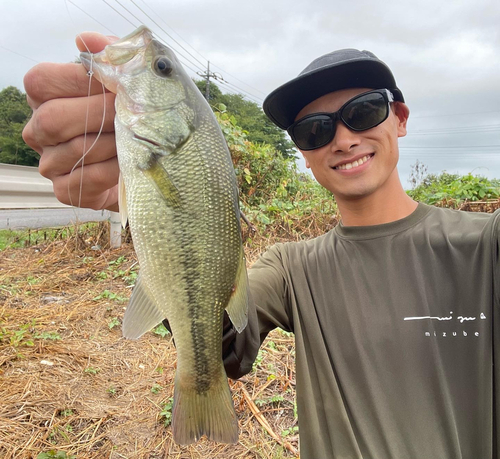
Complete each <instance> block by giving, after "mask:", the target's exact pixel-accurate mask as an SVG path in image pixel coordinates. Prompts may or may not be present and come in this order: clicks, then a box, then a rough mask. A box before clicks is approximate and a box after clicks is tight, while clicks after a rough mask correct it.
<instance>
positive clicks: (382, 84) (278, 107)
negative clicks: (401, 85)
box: [263, 58, 404, 129]
mask: <svg viewBox="0 0 500 459" xmlns="http://www.w3.org/2000/svg"><path fill="white" fill-rule="evenodd" d="M348 88H369V89H380V88H387V89H390V90H391V91H392V92H393V95H394V99H395V100H398V101H401V102H404V98H403V95H402V93H401V91H400V90H399V89H398V88H397V87H396V81H395V80H394V77H393V75H392V72H391V71H390V69H389V67H387V65H385V64H384V63H383V62H381V61H378V60H369V59H366V58H363V59H352V60H351V61H348V62H345V61H343V62H339V63H338V64H333V65H330V66H327V67H321V68H319V69H315V70H313V71H311V72H308V73H306V74H304V75H299V76H298V77H297V78H294V79H293V80H291V81H289V82H288V83H285V84H284V85H282V86H280V87H279V88H277V89H275V90H274V91H273V92H272V93H271V94H269V95H268V96H267V97H266V99H265V100H264V104H263V109H264V112H265V113H266V115H267V116H268V117H269V118H270V119H271V121H273V122H274V123H275V124H276V125H278V126H279V127H280V128H282V129H287V128H288V127H289V126H290V125H291V124H292V123H293V122H294V121H295V117H296V116H297V114H298V113H299V112H300V110H302V109H303V108H304V107H305V106H306V105H307V104H309V103H310V102H312V101H313V100H316V99H317V98H319V97H321V96H324V95H325V94H328V93H330V92H333V91H338V90H340V89H348Z"/></svg>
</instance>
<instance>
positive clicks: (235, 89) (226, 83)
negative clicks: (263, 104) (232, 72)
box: [219, 79, 260, 104]
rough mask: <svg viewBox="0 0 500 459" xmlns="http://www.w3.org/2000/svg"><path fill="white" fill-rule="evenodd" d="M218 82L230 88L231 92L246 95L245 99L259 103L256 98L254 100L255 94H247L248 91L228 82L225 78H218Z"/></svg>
mask: <svg viewBox="0 0 500 459" xmlns="http://www.w3.org/2000/svg"><path fill="white" fill-rule="evenodd" d="M219 82H220V83H221V84H223V85H225V86H226V87H227V88H228V89H231V92H232V93H233V94H239V95H241V96H243V97H246V98H247V99H249V100H251V101H252V102H254V103H256V104H259V103H260V102H259V101H258V100H256V99H255V98H254V97H255V96H252V95H249V94H248V93H246V92H244V91H243V90H242V89H241V88H238V87H236V86H234V85H232V84H231V83H229V82H228V81H226V80H224V79H223V80H219Z"/></svg>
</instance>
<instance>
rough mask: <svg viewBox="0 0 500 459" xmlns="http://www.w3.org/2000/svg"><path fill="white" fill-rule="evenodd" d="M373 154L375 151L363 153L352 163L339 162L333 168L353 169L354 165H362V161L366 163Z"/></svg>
mask: <svg viewBox="0 0 500 459" xmlns="http://www.w3.org/2000/svg"><path fill="white" fill-rule="evenodd" d="M374 155H375V153H370V154H368V155H365V156H363V157H362V158H360V159H358V160H357V161H353V162H352V163H345V164H340V165H339V166H335V167H334V168H333V169H335V170H349V169H355V168H356V167H359V166H361V165H363V164H364V163H366V162H367V161H368V160H369V159H370V158H372V157H373V156H374Z"/></svg>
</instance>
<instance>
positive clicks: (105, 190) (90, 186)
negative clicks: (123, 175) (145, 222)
mask: <svg viewBox="0 0 500 459" xmlns="http://www.w3.org/2000/svg"><path fill="white" fill-rule="evenodd" d="M119 173H120V171H119V168H118V159H117V158H116V157H115V158H111V159H108V160H107V161H103V162H100V163H96V164H89V165H85V166H84V167H83V172H82V168H81V167H79V168H77V169H75V170H74V171H73V172H72V173H70V174H66V175H61V176H59V177H56V178H54V179H53V180H52V183H53V185H54V193H55V195H56V197H57V199H59V201H61V202H63V203H64V204H68V205H73V206H77V207H89V208H91V209H104V208H107V207H108V206H110V205H112V204H116V201H115V202H114V203H113V202H111V201H112V199H113V197H112V196H113V195H110V193H111V191H110V190H112V189H113V188H115V187H116V185H117V183H118V176H119ZM113 193H114V192H113Z"/></svg>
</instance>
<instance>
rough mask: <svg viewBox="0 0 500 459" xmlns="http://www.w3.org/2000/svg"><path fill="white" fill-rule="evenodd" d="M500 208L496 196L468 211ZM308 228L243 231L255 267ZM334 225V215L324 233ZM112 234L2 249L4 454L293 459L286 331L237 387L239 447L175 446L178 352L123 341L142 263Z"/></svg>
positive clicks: (0, 439) (96, 232)
mask: <svg viewBox="0 0 500 459" xmlns="http://www.w3.org/2000/svg"><path fill="white" fill-rule="evenodd" d="M442 205H446V203H442ZM499 207H500V200H499V201H498V202H484V203H477V204H476V203H469V204H468V205H465V206H463V210H473V211H474V210H475V211H483V212H485V211H486V212H493V211H494V210H495V209H497V208H499ZM301 224H302V225H301V228H302V231H301V232H300V233H298V232H297V231H291V230H290V228H289V227H288V224H280V223H278V226H277V227H276V228H275V229H274V230H273V231H272V232H268V233H266V234H255V233H253V232H251V230H250V229H248V228H244V231H245V232H246V233H245V235H244V236H245V239H246V253H247V257H248V259H249V261H250V263H252V262H253V261H254V260H255V259H256V258H257V257H258V255H259V254H260V253H262V252H263V251H264V250H265V249H266V248H267V247H269V246H270V245H272V244H273V243H275V242H277V241H284V240H290V239H292V240H297V239H299V238H308V237H313V236H316V235H318V234H320V233H321V232H322V230H321V228H320V227H319V226H318V225H317V222H314V221H313V220H311V222H309V220H308V219H307V217H305V220H304V221H303V222H301ZM335 224H336V219H335V218H330V219H329V220H325V222H323V226H322V227H323V228H325V227H326V228H327V229H329V228H331V227H333V226H334V225H335ZM68 234H69V233H68ZM269 234H272V236H269ZM107 237H108V236H107V232H106V228H105V226H104V228H103V227H102V226H97V227H95V228H94V229H93V230H89V229H88V228H87V229H86V230H85V232H84V233H83V234H82V233H81V232H78V231H76V232H75V231H73V232H72V235H71V236H70V237H68V238H66V239H63V240H57V241H55V242H52V243H44V244H42V245H37V246H32V247H27V248H24V249H7V250H4V251H0V458H2V459H11V458H23V459H24V458H37V456H38V455H39V454H40V453H42V452H45V453H47V452H49V451H54V452H60V453H59V456H57V457H60V458H70V457H77V458H89V459H93V458H96V459H97V458H111V459H118V458H127V459H134V458H137V459H143V458H144V459H146V458H149V459H154V458H177V459H184V458H200V459H201V458H210V459H212V458H220V459H222V458H231V459H232V458H245V459H247V458H248V459H250V458H252V459H254V458H256V459H257V458H259V459H260V458H261V459H280V458H292V457H298V453H297V451H298V433H297V424H296V423H297V420H296V417H295V412H294V400H295V369H294V345H293V337H291V336H288V335H287V334H285V333H283V332H281V331H275V332H273V333H272V334H271V335H270V336H269V338H268V339H267V340H266V342H265V343H264V344H263V346H262V348H261V351H260V352H259V356H258V358H257V362H256V365H255V370H254V371H253V372H252V373H250V374H249V375H247V376H246V377H244V378H242V379H241V380H240V381H231V382H230V385H231V388H232V393H233V399H234V402H235V407H236V411H237V414H238V417H239V423H240V429H241V433H240V439H239V443H238V444H237V445H220V444H215V443H213V442H210V441H208V440H205V439H203V440H201V441H200V442H198V443H197V444H195V445H192V446H189V447H179V446H177V445H176V444H175V443H174V442H173V440H172V435H171V432H170V427H168V426H165V417H164V416H163V415H162V411H163V410H165V404H166V403H168V402H169V401H170V399H171V397H172V395H173V374H174V371H175V370H174V369H175V366H176V353H175V348H174V346H173V344H172V341H171V338H170V336H167V337H162V336H160V335H158V334H155V333H153V332H150V333H147V334H146V335H145V336H144V337H143V338H141V339H140V340H138V341H127V340H125V339H123V338H122V337H121V333H120V326H119V324H120V320H121V317H122V316H123V312H124V309H125V305H126V302H127V299H128V297H129V296H130V293H131V284H132V283H133V281H134V277H135V275H136V272H137V269H138V266H137V264H136V258H135V254H134V252H133V249H132V246H131V245H130V243H126V244H124V245H123V246H122V248H120V249H116V250H110V249H109V248H106V247H105V245H106V244H105V242H106V240H107ZM164 413H167V416H168V409H166V410H165V411H164ZM266 429H267V430H266ZM49 457H50V456H49Z"/></svg>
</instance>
